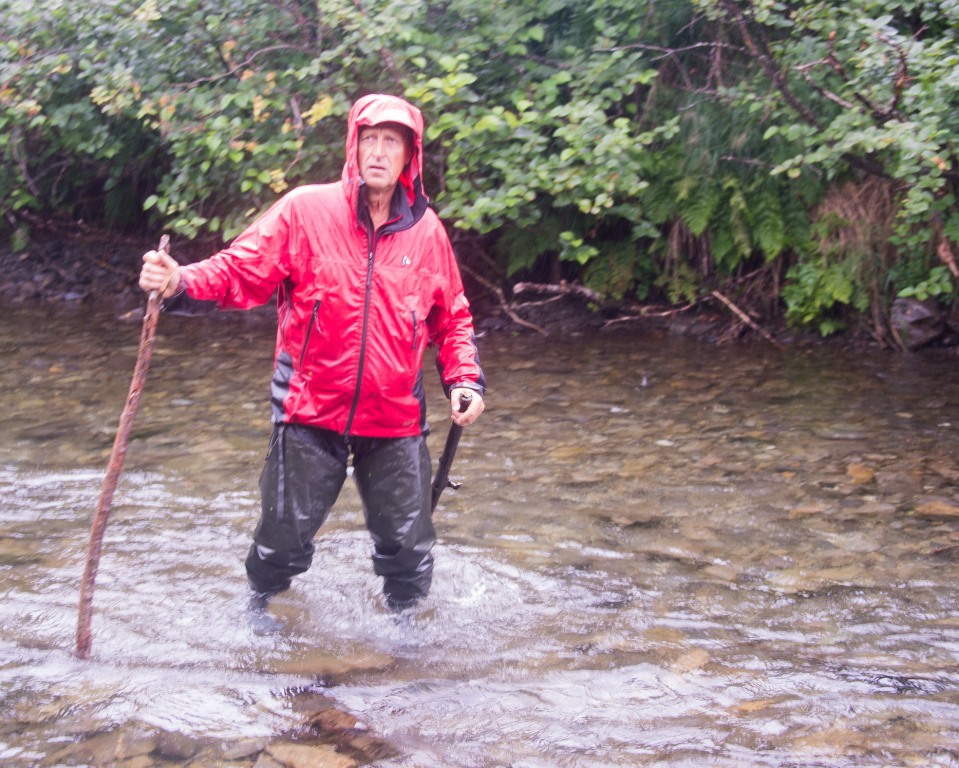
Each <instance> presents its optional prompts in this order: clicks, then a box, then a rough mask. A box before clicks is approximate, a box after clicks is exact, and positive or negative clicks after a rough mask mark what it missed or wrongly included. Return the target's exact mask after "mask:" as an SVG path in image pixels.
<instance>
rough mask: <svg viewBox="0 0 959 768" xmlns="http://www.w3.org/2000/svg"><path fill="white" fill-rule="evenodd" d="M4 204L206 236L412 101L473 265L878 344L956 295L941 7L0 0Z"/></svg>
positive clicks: (958, 161)
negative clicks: (901, 312) (354, 107)
mask: <svg viewBox="0 0 959 768" xmlns="http://www.w3.org/2000/svg"><path fill="white" fill-rule="evenodd" d="M0 12H2V14H3V19H4V23H3V28H2V29H0V165H2V174H0V212H2V214H3V221H2V222H0V226H4V227H5V228H6V231H7V232H8V233H9V234H10V235H11V236H12V237H13V238H14V239H15V240H19V241H23V240H24V239H25V237H27V236H28V233H29V227H30V226H31V223H32V222H35V221H38V220H42V219H45V218H50V217H66V218H69V219H80V218H82V219H84V220H86V221H89V222H93V223H95V224H99V225H104V226H107V227H111V228H115V229H124V228H126V229H134V228H140V229H143V228H144V227H145V226H147V225H152V226H153V227H154V228H158V227H159V226H163V227H164V228H166V229H168V230H171V231H175V232H177V233H179V234H180V235H181V236H184V237H190V238H195V237H216V238H229V237H230V236H231V235H233V234H235V233H236V232H237V231H238V229H239V228H240V227H241V226H242V225H243V223H244V222H245V221H247V220H248V219H249V217H250V216H251V215H253V214H254V213H255V212H257V211H259V210H262V209H263V208H264V207H265V206H267V205H269V204H270V203H271V202H272V201H273V200H274V199H275V198H276V197H277V195H279V194H281V193H282V192H283V191H284V190H285V189H286V188H288V187H289V186H290V185H295V184H299V183H303V182H307V181H325V180H332V179H335V178H337V177H338V174H339V170H340V167H341V165H342V152H343V134H344V121H345V115H346V112H347V111H348V109H349V106H350V104H351V103H352V101H353V100H354V99H355V98H356V97H357V96H359V95H361V94H363V93H366V92H371V91H388V92H394V93H399V94H402V95H405V96H406V97H408V98H409V99H410V100H412V101H414V102H415V103H417V104H419V105H420V106H421V107H422V108H423V110H424V113H425V115H426V117H427V123H428V137H427V138H428V147H427V161H428V169H427V172H428V179H427V182H428V186H427V188H428V190H429V191H430V192H431V193H432V195H433V197H434V199H435V201H436V204H437V206H438V208H439V209H440V210H441V213H442V215H443V217H444V219H445V220H446V221H447V222H449V223H450V224H451V225H452V226H453V227H454V237H455V239H456V242H457V247H458V250H459V251H460V255H461V259H462V260H463V261H464V264H465V265H466V267H467V269H468V270H470V271H471V272H472V273H473V274H474V275H476V277H477V279H480V280H482V281H484V282H485V283H486V284H487V285H496V286H501V287H503V288H507V289H508V286H509V284H510V282H511V281H513V280H516V279H519V278H521V277H530V276H531V277H535V278H537V279H544V280H550V281H557V280H560V279H568V280H579V281H582V282H583V283H585V284H586V285H587V286H588V287H589V288H591V289H593V290H594V291H596V292H597V293H598V294H600V295H602V296H604V297H607V298H612V299H616V300H619V301H626V302H631V301H658V302H669V303H672V304H678V305H684V304H689V303H695V302H698V301H701V300H702V299H703V298H704V297H706V296H709V295H710V293H711V292H712V291H713V290H717V289H722V290H723V291H725V292H727V293H728V294H729V295H732V296H734V297H735V299H736V301H737V302H738V303H739V304H740V305H741V306H745V307H748V308H749V309H750V310H751V311H752V312H754V313H755V315H756V316H757V317H759V316H762V315H775V314H778V313H781V312H783V311H784V312H785V314H786V317H787V318H788V319H790V320H791V321H793V322H795V323H797V324H803V325H810V326H813V327H815V328H817V329H819V330H820V331H821V332H822V333H829V332H831V331H833V330H835V329H838V328H841V327H844V325H845V324H848V323H849V322H851V321H852V322H857V321H859V322H863V323H864V325H865V326H867V327H868V328H870V329H871V330H872V331H873V333H874V334H875V335H876V336H877V337H879V338H880V339H883V340H887V339H888V323H889V320H888V318H889V309H890V306H891V303H892V301H893V299H894V298H895V297H896V296H897V295H910V296H915V297H917V298H921V299H932V300H938V301H940V302H941V303H942V304H943V305H944V306H951V305H952V304H953V303H954V301H955V289H954V283H955V281H956V278H957V277H959V273H957V271H956V266H955V258H954V252H955V250H954V249H955V247H956V243H959V210H957V205H956V192H957V185H959V153H957V136H959V133H957V131H959V39H957V37H959V3H957V2H941V3H926V2H892V1H891V0H872V1H870V0H853V1H852V2H839V0H832V2H790V3H784V2H774V1H773V0H755V1H754V2H749V1H741V2H740V1H734V0H723V1H721V2H706V1H705V0H678V1H677V2H669V3H655V2H654V1H653V0H648V2H637V0H594V1H593V2H588V3H587V2H583V0H514V1H513V2H504V1H503V0H446V1H445V2H430V1H428V0H420V1H416V0H317V1H316V2H312V1H310V0H259V1H258V2H250V1H249V0H217V2H213V0H169V1H168V2H164V0H143V1H141V0H133V1H131V0H78V1H77V2H73V3H69V4H68V3H66V2H63V0H0Z"/></svg>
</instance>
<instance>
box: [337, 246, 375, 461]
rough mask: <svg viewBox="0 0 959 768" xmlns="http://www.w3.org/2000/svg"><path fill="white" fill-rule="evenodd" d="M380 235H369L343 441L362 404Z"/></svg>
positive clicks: (347, 437)
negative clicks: (360, 323)
mask: <svg viewBox="0 0 959 768" xmlns="http://www.w3.org/2000/svg"><path fill="white" fill-rule="evenodd" d="M377 239H378V235H377V234H376V233H374V232H369V230H368V234H367V241H368V242H369V243H370V244H371V245H370V252H369V256H368V257H367V262H366V296H365V297H364V299H363V332H362V335H361V336H360V359H359V362H358V363H357V366H356V389H355V390H354V391H353V405H351V406H350V415H349V416H348V417H347V419H346V428H345V429H344V430H343V439H344V440H346V442H349V441H350V427H352V426H353V417H354V416H356V408H357V406H358V405H359V403H360V385H361V384H362V382H363V367H364V365H365V364H366V333H367V328H368V326H369V323H370V294H371V292H372V288H373V257H374V254H375V252H376V241H377Z"/></svg>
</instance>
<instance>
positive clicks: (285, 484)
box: [246, 424, 436, 609]
mask: <svg viewBox="0 0 959 768" xmlns="http://www.w3.org/2000/svg"><path fill="white" fill-rule="evenodd" d="M351 450H352V453H353V478H354V480H355V481H356V484H357V488H358V489H359V492H360V497H361V499H362V500H363V511H364V514H365V517H366V527H367V529H368V530H369V532H370V535H371V536H372V538H373V570H374V572H375V573H376V574H377V575H379V576H382V577H383V593H384V594H385V596H386V601H387V604H388V605H389V606H390V607H391V608H394V609H399V608H404V607H407V606H409V605H412V604H414V603H415V602H416V601H418V600H420V599H421V598H423V597H425V596H426V594H427V593H428V592H429V589H430V584H431V583H432V580H433V556H432V555H431V554H430V550H431V549H432V548H433V544H434V543H435V542H436V531H435V529H434V528H433V520H432V509H431V504H430V500H431V495H430V472H431V466H430V457H429V452H428V451H427V448H426V439H425V438H424V437H422V436H416V437H405V438H364V437H351V438H350V441H349V443H347V442H346V441H345V440H344V438H343V436H342V435H338V434H336V433H335V432H330V431H327V430H323V429H315V428H313V427H307V426H303V425H300V424H277V425H275V426H274V429H273V437H272V439H271V442H270V449H269V451H268V453H267V457H266V463H265V465H264V467H263V472H262V474H261V476H260V493H261V500H262V511H261V515H260V521H259V523H258V524H257V526H256V530H255V532H254V534H253V544H252V545H251V547H250V551H249V554H248V555H247V558H246V572H247V575H248V577H249V580H250V586H251V587H252V588H253V589H254V590H255V591H257V592H260V593H265V594H271V593H275V592H280V591H282V590H284V589H286V588H287V587H289V586H290V580H291V578H292V577H293V576H296V575H297V574H300V573H303V572H305V571H306V570H307V569H308V568H309V567H310V564H311V563H312V561H313V552H314V546H313V539H314V537H315V536H316V533H317V531H319V529H320V526H321V525H323V523H324V521H325V520H326V518H327V516H328V515H329V513H330V509H331V508H332V507H333V503H334V502H335V501H336V499H337V496H339V493H340V490H341V489H342V487H343V482H344V480H345V479H346V465H347V460H348V459H349V454H350V451H351Z"/></svg>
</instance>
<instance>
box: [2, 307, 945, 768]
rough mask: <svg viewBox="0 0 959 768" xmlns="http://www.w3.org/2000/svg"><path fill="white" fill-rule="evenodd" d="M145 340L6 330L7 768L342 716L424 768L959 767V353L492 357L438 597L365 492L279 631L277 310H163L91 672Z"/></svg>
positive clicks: (512, 342) (68, 321) (93, 321)
mask: <svg viewBox="0 0 959 768" xmlns="http://www.w3.org/2000/svg"><path fill="white" fill-rule="evenodd" d="M138 337H139V327H138V325H137V324H136V323H133V324H129V323H126V324H125V323H121V322H117V321H115V320H114V319H113V318H112V317H110V316H108V315H106V314H103V313H95V312H91V311H89V310H81V309H69V308H54V309H45V310H43V311H42V312H41V311H39V310H34V309H29V308H8V309H6V310H5V312H4V314H3V316H2V320H0V350H2V351H3V353H4V357H5V360H6V365H5V366H4V367H3V369H2V370H0V405H2V408H0V434H2V438H3V439H2V443H0V445H2V449H3V453H2V454H0V499H2V505H0V596H2V599H0V627H2V629H0V715H2V717H0V761H2V762H3V764H4V765H8V764H9V765H23V766H28V765H43V764H46V765H60V764H62V765H77V764H98V765H110V764H121V763H122V760H121V757H122V758H123V759H127V758H128V756H129V755H131V754H138V757H139V758H140V759H141V760H142V761H146V762H142V763H141V764H142V765H145V766H149V765H157V766H159V765H178V764H179V765H189V764H191V762H193V761H195V760H201V759H202V760H203V761H205V762H203V765H233V766H236V765H247V766H251V765H253V764H254V762H255V761H256V760H257V757H258V755H259V754H260V751H261V750H262V749H263V748H264V745H265V744H268V743H272V742H276V741H277V740H280V739H282V738H283V737H284V734H289V733H290V732H291V731H293V730H295V729H296V728H297V727H298V725H300V724H301V723H302V722H303V719H304V717H305V713H306V712H307V711H309V708H310V706H313V705H315V703H316V701H323V702H326V703H327V704H332V705H333V706H335V707H337V708H339V709H341V710H344V711H348V712H350V713H352V714H354V715H355V716H356V717H357V718H359V720H360V721H361V722H362V724H363V726H364V727H365V728H366V729H368V731H367V732H368V733H369V734H373V735H375V736H377V737H381V738H383V739H385V740H386V741H387V742H388V743H389V744H390V745H391V749H390V750H387V751H383V752H381V753H380V756H379V757H377V758H376V759H375V760H374V762H375V764H377V765H381V766H392V767H394V768H413V767H414V766H415V767H417V768H419V767H420V766H422V767H424V768H425V767H427V766H429V767H430V768H432V767H434V766H440V765H442V766H463V767H464V768H466V767H469V768H483V767H485V766H491V767H492V766H507V765H508V766H516V767H517V768H519V767H522V768H534V767H539V766H544V767H545V766H551V767H552V766H576V767H577V768H587V767H588V768H592V767H593V766H610V765H617V766H641V765H643V766H645V765H669V766H687V765H689V766H691V765H710V766H722V767H725V766H744V765H763V766H765V765H768V766H818V765H823V766H827V765H828V766H846V765H848V766H885V765H934V766H953V765H959V746H957V745H959V725H957V723H959V600H957V587H956V585H957V582H959V578H957V577H959V491H957V488H956V481H957V479H959V462H957V460H956V456H957V455H959V452H957V449H959V415H957V410H956V409H957V405H959V381H957V377H956V358H955V356H954V355H952V354H946V353H943V354H942V355H941V356H937V355H932V354H931V355H928V356H923V357H915V356H895V355H885V354H880V353H875V354H873V355H863V354H861V353H857V354H855V355H853V354H849V353H847V352H844V351H841V350H836V349H796V350H790V351H787V352H785V353H780V352H777V351H775V350H771V349H766V348H765V347H755V348H750V349H741V348H711V347H703V346H697V345H695V344H692V343H688V342H685V341H682V340H679V339H676V338H671V337H669V336H658V335H657V336H643V337H637V338H629V337H625V336H608V335H596V336H583V337H575V338H567V339H547V340H545V341H544V340H542V339H540V338H532V337H523V336H520V337H515V338H514V337H508V336H503V337H499V336H496V337H489V338H486V339H484V340H482V342H481V351H482V354H483V359H484V364H485V367H486V369H487V375H488V378H489V379H490V382H491V391H490V394H489V399H488V410H487V412H486V414H484V416H483V418H482V419H481V421H480V422H479V423H477V424H476V425H475V426H473V427H471V428H470V429H468V430H467V431H466V433H465V435H464V438H463V440H462V442H461V444H460V450H459V454H458V457H457V462H456V464H455V465H454V468H453V475H454V477H455V479H458V480H462V481H463V482H464V485H463V488H462V489H460V490H459V491H448V492H447V493H448V495H444V497H443V499H442V502H441V506H440V509H439V510H438V513H437V518H438V520H437V522H438V528H439V531H440V536H441V539H440V542H439V544H438V546H437V552H436V554H437V568H436V576H435V582H434V584H435V586H434V592H433V593H432V594H431V596H430V598H429V600H428V601H427V602H426V604H425V605H424V606H423V607H422V609H420V610H419V611H418V612H417V613H416V614H414V615H413V616H411V617H408V618H405V619H403V620H400V621H398V620H396V619H395V618H394V617H391V616H390V615H389V614H387V613H386V612H385V611H384V610H383V608H382V606H381V603H380V596H379V589H380V587H379V583H378V580H377V579H376V578H375V577H374V576H373V574H372V571H371V567H370V563H369V554H370V545H369V542H368V539H367V535H366V532H365V530H364V528H363V525H362V514H361V512H360V508H359V501H358V497H357V495H356V493H355V490H354V489H353V488H352V487H350V486H347V488H346V489H345V490H344V493H343V495H342V497H341V499H340V502H339V504H338V507H337V509H336V510H335V511H334V514H333V516H332V518H331V521H330V522H329V524H328V525H327V527H325V528H324V530H323V533H322V540H321V541H320V542H319V545H318V551H317V556H316V559H315V563H316V564H315V566H314V568H313V569H312V570H311V571H310V572H309V573H308V574H307V575H306V576H304V577H302V578H301V579H299V580H298V581H297V582H296V584H295V587H294V588H293V589H292V590H290V591H289V592H288V593H286V594H284V595H282V596H280V597H279V598H277V599H276V600H275V601H274V602H273V604H272V606H271V615H272V616H273V617H274V618H275V619H276V620H277V622H278V624H280V625H281V628H280V629H279V630H278V631H276V632H273V633H268V634H263V633H260V632H258V630H257V627H256V626H253V625H251V624H250V622H249V621H248V618H249V617H248V615H247V613H246V599H247V598H246V585H245V577H244V574H243V570H242V558H243V555H244V554H245V550H246V547H247V544H248V540H249V536H250V533H251V530H252V526H253V523H254V522H255V518H256V515H257V508H258V500H257V492H256V480H257V476H258V473H259V463H260V461H261V457H262V453H263V450H264V449H265V446H266V440H267V437H268V433H269V424H268V418H269V415H268V404H267V387H268V380H269V374H270V367H271V358H272V342H273V330H272V325H271V323H270V318H269V315H268V314H266V313H264V314H262V315H260V314H254V315H231V316H222V317H218V318H214V319H210V320H184V319H179V318H169V317H164V318H162V319H161V322H160V331H159V335H158V341H157V348H156V351H155V353H154V358H153V367H152V370H151V372H150V378H149V381H148V384H147V390H146V392H145V393H144V395H143V398H142V400H141V406H140V415H139V417H138V420H137V424H136V427H135V430H134V438H133V440H132V441H131V445H130V449H129V451H128V454H127V460H126V464H125V470H124V473H123V476H122V477H121V481H120V485H119V488H118V490H117V494H116V496H115V499H114V504H113V513H112V516H111V519H110V524H109V526H108V528H107V533H106V539H105V543H104V554H103V559H102V561H101V566H100V572H99V575H98V579H97V588H96V592H95V595H94V608H95V613H94V617H93V630H94V640H93V658H92V659H91V661H89V662H80V661H78V660H76V659H75V658H74V657H73V655H72V650H73V644H74V632H75V628H76V610H77V608H76V603H77V597H78V581H79V577H80V574H81V572H82V565H83V557H84V553H85V548H86V543H87V536H88V531H89V523H90V518H91V516H92V512H93V510H94V508H95V506H96V501H97V496H98V494H99V483H100V479H101V478H102V473H103V470H104V468H105V465H106V459H107V457H108V455H109V450H110V447H111V445H112V439H113V432H114V430H115V428H116V422H117V420H118V418H119V413H120V411H121V409H122V404H123V401H124V398H125V396H126V389H127V386H128V384H129V378H130V375H131V373H132V368H133V360H134V357H135V353H136V343H137V340H138ZM430 370H431V369H430ZM434 390H436V391H435V392H434V393H433V395H432V397H433V398H434V399H433V403H432V416H431V418H432V422H431V423H432V424H433V425H434V437H433V438H432V440H431V444H432V447H433V452H434V455H435V454H436V453H438V450H439V445H440V444H441V442H442V439H443V436H444V435H445V431H446V425H447V423H448V422H447V420H446V419H447V417H446V413H445V410H444V407H443V404H442V402H441V399H440V398H441V396H440V394H439V392H438V388H437V387H434ZM311 697H312V698H311ZM314 708H315V706H314ZM157 734H160V736H157ZM172 735H177V736H178V737H179V739H180V740H179V741H176V740H174V741H173V742H172V743H173V746H171V739H172V738H173V737H172ZM108 736H109V740H108V738H107V737H108ZM147 738H152V739H153V741H149V742H148V745H147V746H145V747H142V748H141V749H140V751H139V753H137V752H136V750H133V749H132V747H130V746H129V745H130V744H132V743H134V742H136V741H137V739H141V740H142V739H147ZM158 739H159V740H158ZM184 740H185V742H184ZM184 744H186V746H185V745H184ZM247 744H252V746H249V747H247V746H245V745H247ZM77 745H82V747H83V749H82V750H80V749H78V746H77ZM71 750H72V751H71ZM84 750H85V751H84ZM97 750H99V751H97ZM84 760H86V763H84ZM366 762H370V761H369V760H367V761H366Z"/></svg>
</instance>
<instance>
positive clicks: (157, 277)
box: [140, 251, 180, 299]
mask: <svg viewBox="0 0 959 768" xmlns="http://www.w3.org/2000/svg"><path fill="white" fill-rule="evenodd" d="M140 287H141V288H142V289H143V290H144V291H146V292H147V293H151V292H152V291H160V290H162V291H163V298H164V299H168V298H170V297H171V296H173V294H175V293H176V292H177V291H179V290H180V265H179V264H177V263H176V261H175V260H174V259H173V257H172V256H170V254H168V253H167V252H166V251H147V252H146V253H144V254H143V268H142V269H141V270H140Z"/></svg>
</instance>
